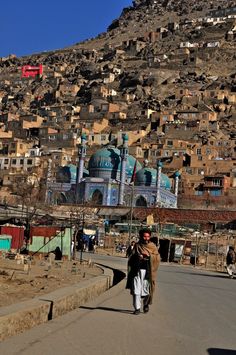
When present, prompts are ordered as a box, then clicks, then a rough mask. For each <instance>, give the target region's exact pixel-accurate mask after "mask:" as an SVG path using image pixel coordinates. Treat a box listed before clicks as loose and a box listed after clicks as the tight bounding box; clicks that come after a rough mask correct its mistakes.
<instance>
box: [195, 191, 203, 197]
mask: <svg viewBox="0 0 236 355" xmlns="http://www.w3.org/2000/svg"><path fill="white" fill-rule="evenodd" d="M195 195H196V196H202V195H203V191H201V190H196V191H195Z"/></svg>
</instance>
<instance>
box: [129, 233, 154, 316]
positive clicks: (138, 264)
mask: <svg viewBox="0 0 236 355" xmlns="http://www.w3.org/2000/svg"><path fill="white" fill-rule="evenodd" d="M150 238H151V231H150V230H149V229H148V228H143V229H141V230H140V231H139V241H138V242H137V243H135V245H134V247H133V249H132V252H131V255H130V256H129V259H128V276H127V284H126V288H127V289H129V290H130V293H131V295H132V296H133V307H134V314H136V315H138V314H140V313H141V306H142V300H143V312H144V313H147V312H148V311H149V306H150V305H151V304H152V299H153V294H154V291H155V283H156V274H157V269H158V266H159V263H160V255H159V252H158V249H157V246H156V245H155V244H154V243H153V242H151V241H150Z"/></svg>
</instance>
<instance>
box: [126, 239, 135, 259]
mask: <svg viewBox="0 0 236 355" xmlns="http://www.w3.org/2000/svg"><path fill="white" fill-rule="evenodd" d="M134 246H135V241H134V240H132V242H131V243H130V245H129V246H128V248H127V250H126V258H128V257H129V256H130V255H131V254H132V250H133V249H134Z"/></svg>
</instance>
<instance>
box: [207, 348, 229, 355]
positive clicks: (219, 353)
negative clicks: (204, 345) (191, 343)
mask: <svg viewBox="0 0 236 355" xmlns="http://www.w3.org/2000/svg"><path fill="white" fill-rule="evenodd" d="M207 351H208V354H209V355H236V350H227V349H219V348H210V349H207Z"/></svg>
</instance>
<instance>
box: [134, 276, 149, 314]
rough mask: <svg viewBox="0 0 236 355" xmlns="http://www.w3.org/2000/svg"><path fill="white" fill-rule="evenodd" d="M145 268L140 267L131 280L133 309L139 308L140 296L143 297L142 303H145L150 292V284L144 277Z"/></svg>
mask: <svg viewBox="0 0 236 355" xmlns="http://www.w3.org/2000/svg"><path fill="white" fill-rule="evenodd" d="M145 276H146V270H145V269H140V270H139V272H138V274H137V276H135V277H134V280H133V306H134V308H135V309H140V308H141V298H144V305H145V304H147V301H148V299H149V294H150V284H149V281H148V280H147V279H145Z"/></svg>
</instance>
